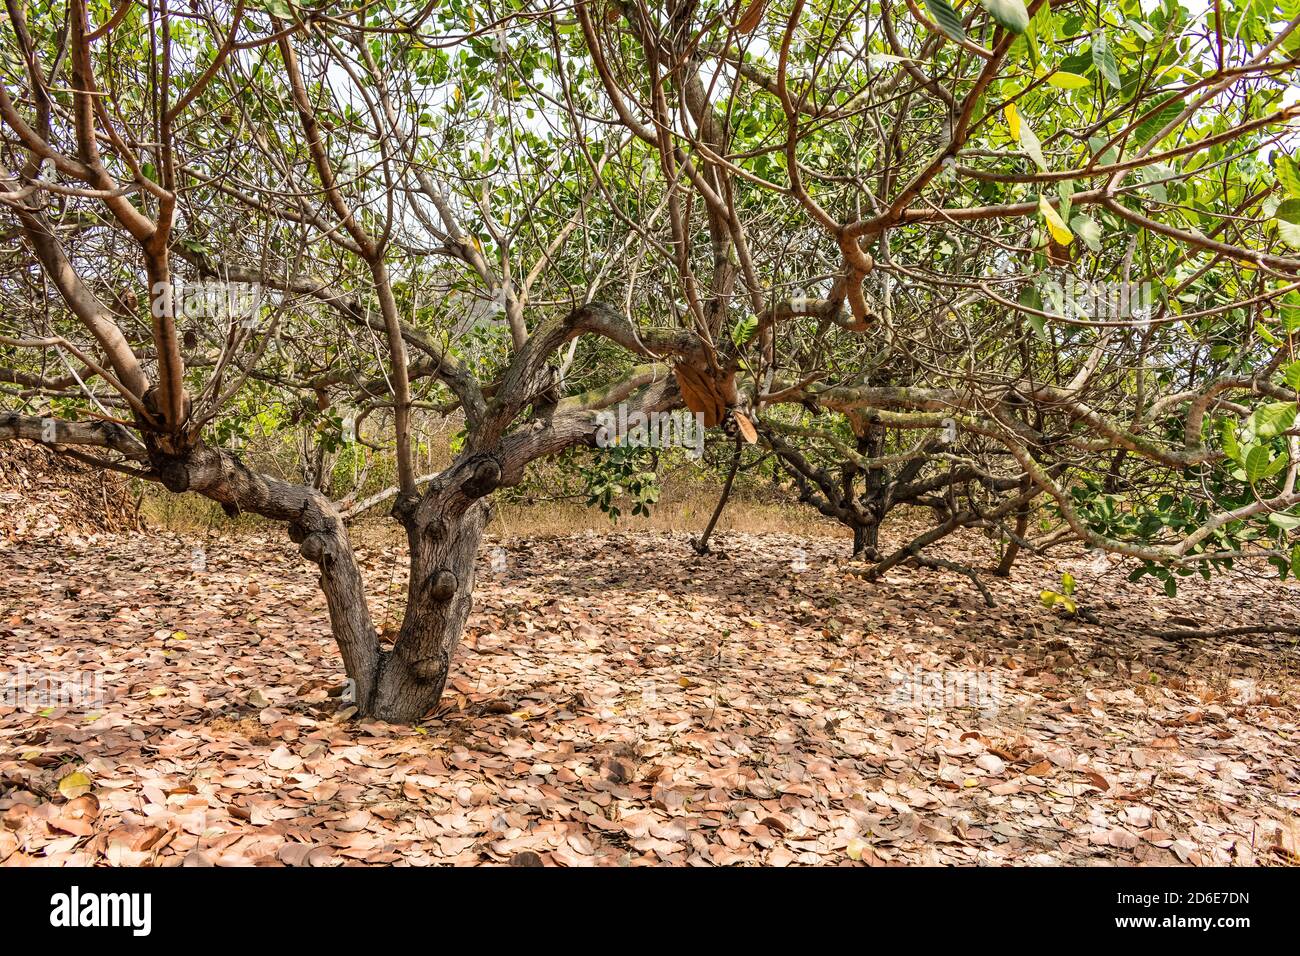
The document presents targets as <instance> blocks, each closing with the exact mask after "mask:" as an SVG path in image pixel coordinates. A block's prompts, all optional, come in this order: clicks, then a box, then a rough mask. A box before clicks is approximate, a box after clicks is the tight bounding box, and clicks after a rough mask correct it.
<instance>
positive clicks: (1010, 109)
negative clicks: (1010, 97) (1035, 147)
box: [1002, 103, 1020, 143]
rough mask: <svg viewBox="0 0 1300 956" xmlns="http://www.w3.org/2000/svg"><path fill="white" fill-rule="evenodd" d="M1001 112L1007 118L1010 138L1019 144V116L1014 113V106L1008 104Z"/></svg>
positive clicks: (1013, 104)
mask: <svg viewBox="0 0 1300 956" xmlns="http://www.w3.org/2000/svg"><path fill="white" fill-rule="evenodd" d="M1002 112H1003V113H1004V114H1005V115H1006V117H1007V129H1009V130H1011V138H1012V139H1014V140H1015V141H1016V142H1017V143H1018V142H1020V114H1019V113H1018V112H1017V111H1016V104H1015V103H1008V104H1007V105H1006V106H1005V107H1004V108H1003V110H1002Z"/></svg>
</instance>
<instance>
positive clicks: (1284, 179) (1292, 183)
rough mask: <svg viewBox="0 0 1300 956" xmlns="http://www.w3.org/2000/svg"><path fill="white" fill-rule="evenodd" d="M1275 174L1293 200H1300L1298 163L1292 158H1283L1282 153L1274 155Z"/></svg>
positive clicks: (1299, 170) (1299, 168)
mask: <svg viewBox="0 0 1300 956" xmlns="http://www.w3.org/2000/svg"><path fill="white" fill-rule="evenodd" d="M1273 172H1274V173H1275V174H1276V175H1277V181H1278V182H1279V183H1281V184H1282V188H1283V189H1285V190H1286V192H1287V195H1288V196H1290V197H1292V198H1293V199H1300V167H1297V166H1296V161H1295V160H1294V159H1292V158H1291V157H1290V156H1283V155H1282V154H1281V153H1275V154H1274V155H1273Z"/></svg>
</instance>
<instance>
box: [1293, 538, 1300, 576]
mask: <svg viewBox="0 0 1300 956" xmlns="http://www.w3.org/2000/svg"><path fill="white" fill-rule="evenodd" d="M1291 574H1292V575H1293V576H1295V577H1297V578H1300V544H1297V545H1296V546H1295V547H1294V548H1292V549H1291Z"/></svg>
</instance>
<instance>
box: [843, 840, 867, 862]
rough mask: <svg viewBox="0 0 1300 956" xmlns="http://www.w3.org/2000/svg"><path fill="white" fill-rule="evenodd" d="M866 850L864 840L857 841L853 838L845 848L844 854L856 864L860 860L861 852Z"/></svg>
mask: <svg viewBox="0 0 1300 956" xmlns="http://www.w3.org/2000/svg"><path fill="white" fill-rule="evenodd" d="M866 848H867V841H866V840H859V839H858V838H857V837H854V838H853V839H851V840H849V845H848V847H847V850H846V852H847V853H848V854H849V859H850V860H853V861H855V862H856V861H858V860H861V859H862V851H863V850H865V849H866Z"/></svg>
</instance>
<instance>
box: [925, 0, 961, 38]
mask: <svg viewBox="0 0 1300 956" xmlns="http://www.w3.org/2000/svg"><path fill="white" fill-rule="evenodd" d="M925 5H926V8H927V9H929V11H930V15H931V16H933V17H934V22H935V23H937V24H938V25H939V29H940V30H942V31H943V32H944V33H946V34H947V35H948V36H950V37H951V38H952V39H954V40H957V41H959V42H960V41H961V40H965V39H966V28H965V27H963V26H962V24H961V17H960V16H958V15H957V11H956V10H954V9H953V8H952V5H951V4H949V3H948V0H925Z"/></svg>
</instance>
